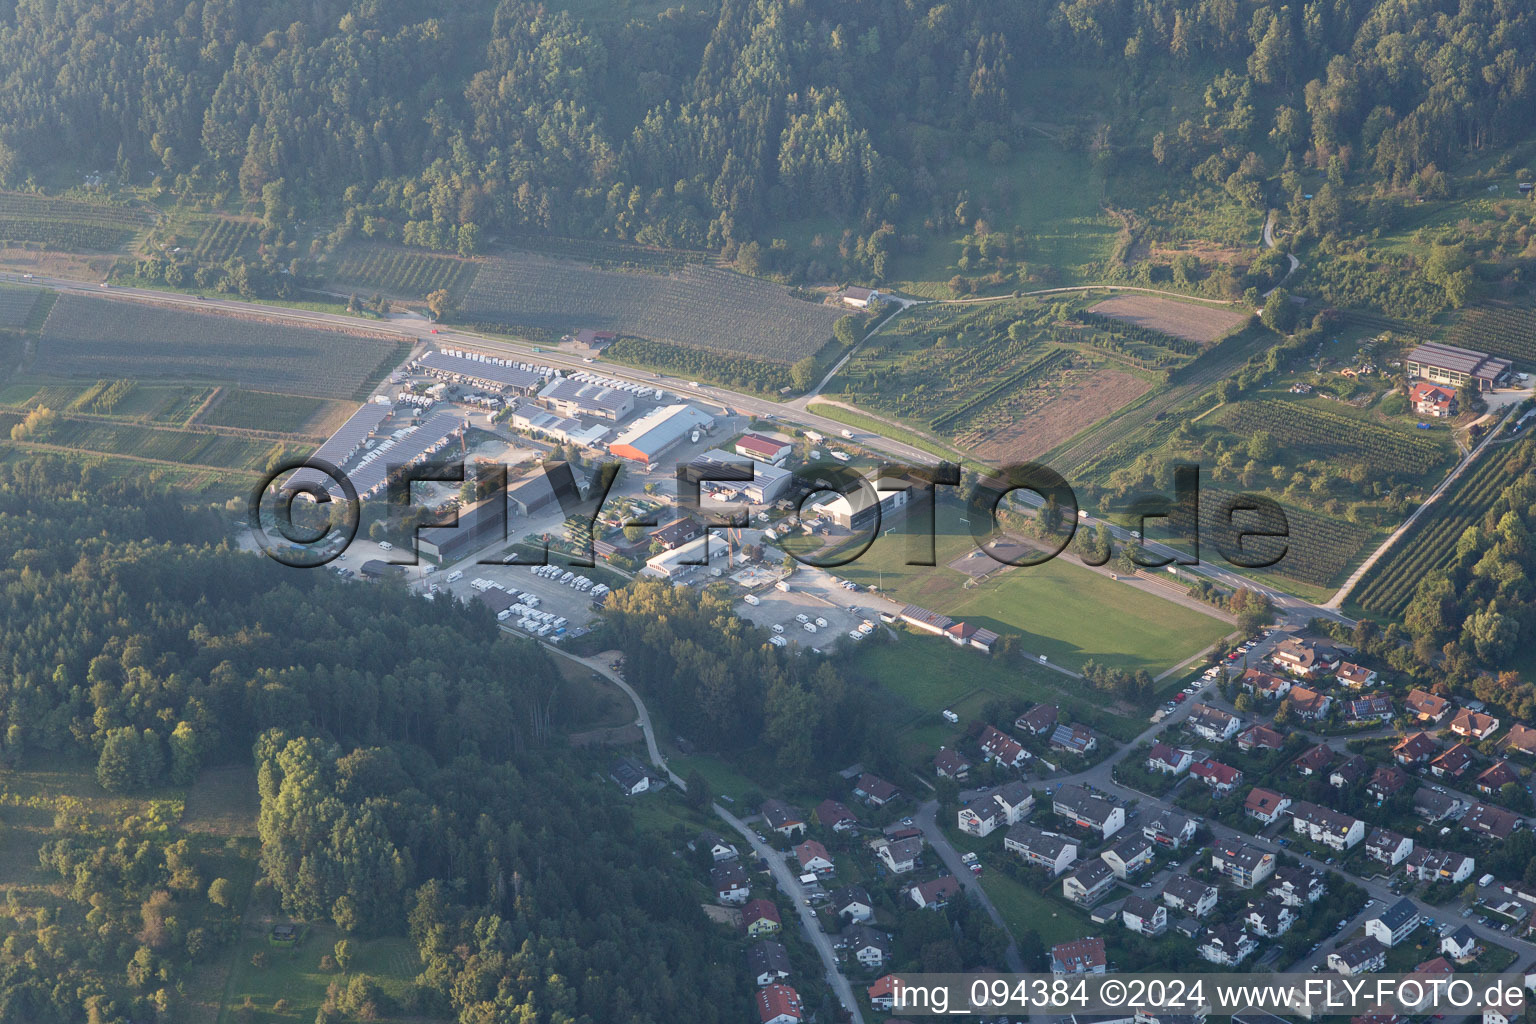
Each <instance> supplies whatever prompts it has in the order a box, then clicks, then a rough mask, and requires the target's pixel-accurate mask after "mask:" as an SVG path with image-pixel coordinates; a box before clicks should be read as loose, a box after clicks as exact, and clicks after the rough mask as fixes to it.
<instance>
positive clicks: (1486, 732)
mask: <svg viewBox="0 0 1536 1024" xmlns="http://www.w3.org/2000/svg"><path fill="white" fill-rule="evenodd" d="M1450 731H1452V732H1455V734H1456V735H1465V737H1468V738H1471V740H1485V738H1488V737H1490V735H1493V734H1495V732H1498V731H1499V720H1498V718H1495V717H1493V715H1490V714H1484V712H1481V711H1471V709H1468V708H1462V709H1461V711H1458V712H1456V717H1455V718H1452V720H1450Z"/></svg>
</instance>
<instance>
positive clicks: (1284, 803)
mask: <svg viewBox="0 0 1536 1024" xmlns="http://www.w3.org/2000/svg"><path fill="white" fill-rule="evenodd" d="M1289 806H1291V798H1290V797H1288V796H1286V795H1285V794H1284V793H1276V792H1275V791H1274V790H1272V789H1263V788H1261V787H1259V786H1254V787H1253V788H1252V789H1250V790H1249V791H1248V798H1247V799H1246V800H1244V801H1243V812H1244V813H1245V814H1247V815H1248V817H1250V818H1256V819H1258V820H1259V821H1262V822H1263V823H1264V824H1266V825H1268V824H1270V823H1272V822H1274V821H1275V819H1277V818H1279V817H1280V815H1282V814H1284V813H1285V809H1286V808H1287V807H1289Z"/></svg>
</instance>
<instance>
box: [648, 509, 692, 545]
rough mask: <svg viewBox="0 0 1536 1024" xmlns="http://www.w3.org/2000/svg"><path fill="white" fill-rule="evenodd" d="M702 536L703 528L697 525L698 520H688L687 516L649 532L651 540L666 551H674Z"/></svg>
mask: <svg viewBox="0 0 1536 1024" xmlns="http://www.w3.org/2000/svg"><path fill="white" fill-rule="evenodd" d="M702 536H704V528H703V527H701V526H700V525H699V522H698V520H696V519H690V518H689V517H688V516H680V517H679V518H677V519H673V520H672V521H671V522H668V523H665V524H663V525H661V526H658V527H657V528H656V529H654V530H652V531H651V540H653V541H655V542H656V543H657V544H660V545H661V546H662V547H663V548H665V549H666V550H668V551H675V550H676V549H678V548H680V547H682V546H683V545H684V544H687V543H688V542H689V541H693V540H698V539H699V538H700V537H702Z"/></svg>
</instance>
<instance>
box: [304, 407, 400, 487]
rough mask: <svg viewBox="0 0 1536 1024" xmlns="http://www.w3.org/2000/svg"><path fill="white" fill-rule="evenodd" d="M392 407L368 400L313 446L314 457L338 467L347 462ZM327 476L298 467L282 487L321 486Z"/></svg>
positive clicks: (325, 481) (326, 479)
mask: <svg viewBox="0 0 1536 1024" xmlns="http://www.w3.org/2000/svg"><path fill="white" fill-rule="evenodd" d="M393 411H394V408H393V407H392V406H390V405H387V404H383V403H378V402H369V403H368V404H367V405H365V406H363V407H362V408H361V409H359V410H357V412H354V413H353V414H352V415H351V416H348V417H347V422H345V423H343V424H342V425H341V426H340V427H339V428H337V430H336V433H334V434H332V435H331V436H330V438H329V440H327V441H326V442H325V443H324V444H322V445H321V446H320V447H319V448H317V449H315V456H314V457H315V458H317V459H320V460H323V461H325V462H329V463H330V464H331V465H333V466H340V465H342V464H343V463H344V462H346V461H347V457H348V456H350V455H351V454H352V453H353V452H355V451H357V450H358V449H359V448H361V447H362V446H363V442H364V441H367V440H368V437H369V435H371V434H372V433H373V432H374V430H376V429H377V428H378V426H379V424H380V423H383V422H384V419H385V417H387V416H388V415H389V414H390V413H391V412H393ZM329 480H330V477H328V476H326V475H325V474H324V473H322V472H320V471H319V470H318V469H301V470H299V471H298V472H296V473H294V474H293V475H292V476H290V477H289V478H288V482H287V483H286V484H284V485H283V486H284V487H285V488H292V487H295V486H297V485H299V484H316V485H318V486H321V487H324V486H325V485H326V483H327V481H329Z"/></svg>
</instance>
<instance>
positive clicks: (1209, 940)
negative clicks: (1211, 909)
mask: <svg viewBox="0 0 1536 1024" xmlns="http://www.w3.org/2000/svg"><path fill="white" fill-rule="evenodd" d="M1258 948H1259V944H1258V942H1257V941H1255V939H1254V938H1253V936H1251V935H1249V934H1248V933H1247V932H1245V931H1243V930H1242V929H1241V928H1238V927H1236V926H1234V925H1230V924H1218V925H1216V926H1215V927H1214V928H1209V929H1207V930H1206V933H1205V937H1204V939H1203V940H1202V941H1201V942H1200V945H1199V946H1198V947H1197V948H1196V950H1195V951H1196V952H1197V953H1198V954H1199V955H1200V958H1201V959H1202V960H1208V961H1210V962H1211V963H1213V964H1219V965H1221V966H1223V967H1236V966H1237V965H1238V964H1240V963H1242V962H1243V961H1244V960H1245V959H1247V957H1248V956H1250V955H1251V954H1252V953H1253V951H1254V950H1256V949H1258Z"/></svg>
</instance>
